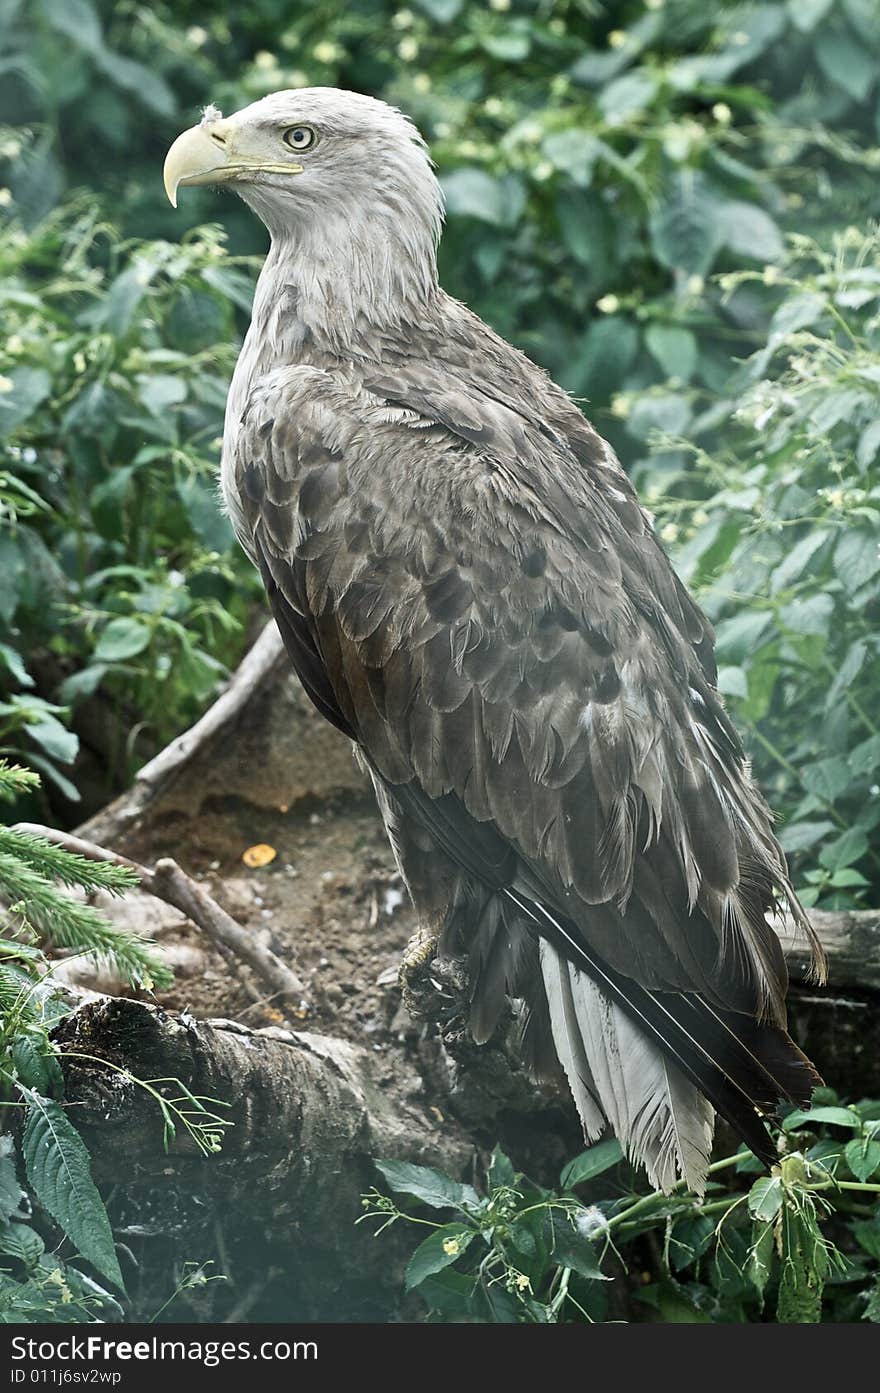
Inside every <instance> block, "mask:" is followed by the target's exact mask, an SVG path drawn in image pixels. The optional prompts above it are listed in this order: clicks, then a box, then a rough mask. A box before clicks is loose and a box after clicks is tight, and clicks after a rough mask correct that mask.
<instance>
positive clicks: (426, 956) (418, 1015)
mask: <svg viewBox="0 0 880 1393" xmlns="http://www.w3.org/2000/svg"><path fill="white" fill-rule="evenodd" d="M438 942H439V939H438V937H437V935H436V934H435V933H432V932H431V930H430V929H429V928H427V927H426V926H425V925H420V926H419V928H418V929H417V930H416V932H415V933H414V934H413V936H412V938H411V939H410V941H409V943H408V944H407V945H406V947H405V948H404V950H403V957H402V958H401V960H400V968H399V970H398V973H397V980H398V983H399V984H400V994H401V996H402V998H403V1004H404V1006H405V1007H406V1009H407V1011H409V1014H410V1015H411V1016H412V1017H413V1018H414V1019H418V1020H421V1019H423V1018H424V1017H425V1016H429V1015H433V1014H435V1012H434V1011H433V1010H432V1006H433V1005H434V1004H435V1003H434V1001H433V999H434V998H435V997H436V995H437V984H436V983H435V982H434V981H432V978H431V965H432V963H433V962H434V959H435V958H436V956H437V945H438Z"/></svg>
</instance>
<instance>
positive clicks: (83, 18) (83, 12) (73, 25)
mask: <svg viewBox="0 0 880 1393" xmlns="http://www.w3.org/2000/svg"><path fill="white" fill-rule="evenodd" d="M40 7H41V9H42V11H43V13H44V14H45V16H46V19H47V20H48V22H49V24H50V25H51V26H52V28H53V29H55V30H56V31H57V32H58V33H59V34H63V35H64V37H65V38H66V39H70V40H71V41H72V42H73V43H74V44H75V45H76V47H77V48H81V49H83V50H84V51H85V52H86V53H90V54H92V55H94V54H96V53H100V51H101V49H102V48H103V42H104V41H103V38H102V35H101V21H100V20H99V18H98V16H97V15H96V14H95V11H94V8H93V7H92V6H91V5H90V4H89V3H88V0H40Z"/></svg>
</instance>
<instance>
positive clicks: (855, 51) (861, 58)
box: [814, 29, 877, 102]
mask: <svg viewBox="0 0 880 1393" xmlns="http://www.w3.org/2000/svg"><path fill="white" fill-rule="evenodd" d="M814 52H815V55H816V62H817V63H818V64H819V67H820V68H821V69H822V71H823V72H824V73H825V75H826V77H828V78H830V80H831V81H832V82H833V83H834V84H835V85H836V86H837V87H840V88H841V89H842V90H843V91H844V92H846V94H847V96H848V97H849V98H850V99H851V100H852V101H856V102H863V101H864V100H865V98H866V97H867V95H868V93H869V92H870V90H871V88H872V87H873V85H874V82H875V81H876V78H877V59H876V56H875V54H873V53H871V52H870V50H869V49H867V48H866V47H865V45H864V44H860V43H857V42H856V40H855V39H854V38H853V37H852V36H851V35H850V34H848V33H845V32H844V31H843V30H840V29H838V30H831V31H830V32H826V33H823V35H822V41H821V43H818V44H817V45H816V47H815V50H814Z"/></svg>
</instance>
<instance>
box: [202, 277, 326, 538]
mask: <svg viewBox="0 0 880 1393" xmlns="http://www.w3.org/2000/svg"><path fill="white" fill-rule="evenodd" d="M297 305H298V300H297V293H296V290H295V288H294V287H293V286H292V285H288V286H283V287H282V288H281V290H280V291H278V290H277V289H276V291H275V292H274V294H273V295H272V296H271V297H269V296H268V295H267V294H266V293H265V289H264V287H263V285H262V278H261V283H260V284H258V286H257V292H256V296H255V299H254V309H253V317H252V319H251V324H250V327H249V329H248V332H247V334H246V336H245V340H244V343H243V344H242V349H241V353H240V354H239V357H238V362H237V363H236V365H235V371H234V373H233V375H232V381H231V383H230V385H229V393H228V396H227V398H226V415H225V420H224V426H223V449H222V453H221V457H220V492H221V495H222V498H223V502H224V505H225V509H226V512H227V514H228V515H229V519H230V522H231V523H232V526H233V530H234V531H235V535H236V537H237V538H238V541H239V543H240V544H241V546H242V547H243V548H244V550H245V551H246V552H247V553H248V555H249V556H251V559H253V555H252V550H253V549H252V532H251V519H250V517H249V508H248V500H247V498H246V496H245V495H244V493H243V487H242V480H243V477H244V474H245V473H246V470H247V467H248V464H249V461H248V460H245V459H243V458H242V446H241V440H242V425H243V421H244V417H245V413H246V411H247V409H248V405H249V403H250V402H252V400H253V398H254V394H255V393H256V392H258V391H259V387H260V383H261V382H262V381H263V379H264V378H265V377H266V376H267V375H268V374H269V373H271V372H273V371H274V370H275V369H277V368H283V367H292V366H295V365H299V364H313V365H314V366H324V365H325V355H323V354H320V353H318V352H317V350H316V349H315V346H314V344H313V342H312V340H311V337H310V335H309V332H308V329H307V327H306V326H305V324H304V322H303V320H302V319H301V317H300V315H299V314H298V310H297Z"/></svg>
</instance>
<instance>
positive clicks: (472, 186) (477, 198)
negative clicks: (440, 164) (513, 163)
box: [442, 169, 509, 227]
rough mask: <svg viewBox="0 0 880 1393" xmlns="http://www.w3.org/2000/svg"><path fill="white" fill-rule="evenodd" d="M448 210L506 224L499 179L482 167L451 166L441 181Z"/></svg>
mask: <svg viewBox="0 0 880 1393" xmlns="http://www.w3.org/2000/svg"><path fill="white" fill-rule="evenodd" d="M442 183H443V194H444V197H445V199H446V209H447V212H448V213H449V214H450V216H452V217H459V218H462V217H466V218H476V219H477V220H478V221H480V222H487V223H494V224H495V225H496V226H498V227H503V226H505V225H506V224H507V222H508V220H509V218H508V200H507V198H506V196H505V191H504V186H503V184H502V183H501V180H500V179H496V178H494V177H493V175H491V174H487V173H486V171H485V170H484V169H454V170H453V171H452V173H451V174H447V175H446V176H445V178H444V179H443V181H442Z"/></svg>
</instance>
